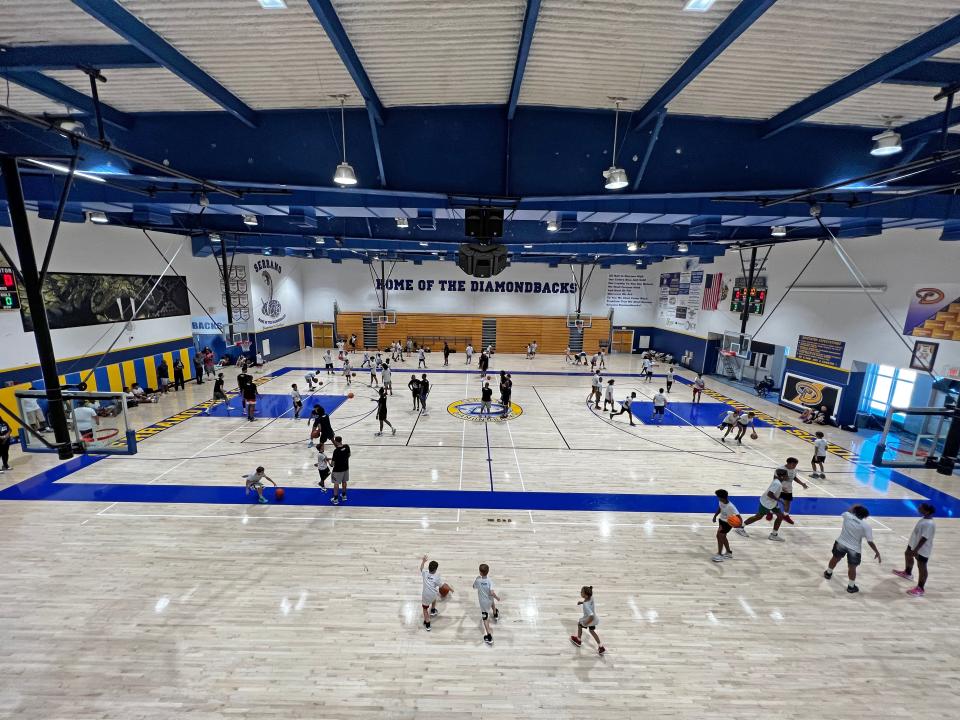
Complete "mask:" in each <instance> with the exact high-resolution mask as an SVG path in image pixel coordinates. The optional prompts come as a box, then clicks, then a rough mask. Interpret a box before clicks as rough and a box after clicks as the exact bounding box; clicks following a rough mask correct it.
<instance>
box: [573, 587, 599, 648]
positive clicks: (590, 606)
mask: <svg viewBox="0 0 960 720" xmlns="http://www.w3.org/2000/svg"><path fill="white" fill-rule="evenodd" d="M577 605H579V606H581V608H582V610H583V615H582V616H581V617H580V619H579V620H577V634H576V635H571V636H570V642H572V643H573V644H574V645H576V646H577V647H580V646H581V645H582V644H583V641H582V640H581V637H582V636H583V631H584V628H586V629H587V630H589V631H590V634H591V635H592V636H593V639H594V640H596V642H597V652H598V653H600V654H601V655H603V654H604V653H605V652H606V651H607V649H606V648H605V647H604V646H603V643H602V642H600V636H599V635H597V625H599V624H600V618H599V617H597V609H596V606H595V605H594V601H593V585H584V586H583V587H582V588H580V602H578V603H577Z"/></svg>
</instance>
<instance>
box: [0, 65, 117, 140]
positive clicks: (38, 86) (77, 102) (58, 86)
mask: <svg viewBox="0 0 960 720" xmlns="http://www.w3.org/2000/svg"><path fill="white" fill-rule="evenodd" d="M0 77H3V78H7V79H9V80H10V82H13V83H16V84H17V85H19V86H20V87H23V88H26V89H27V90H30V91H31V92H35V93H37V94H38V95H43V96H44V97H46V98H50V99H51V100H54V101H56V102H59V103H63V104H64V105H69V106H70V107H72V108H75V109H77V110H79V111H80V112H84V113H87V114H89V115H93V114H94V113H95V109H94V107H93V100H92V99H91V98H90V97H89V96H87V95H84V94H83V93H82V92H79V91H77V90H74V89H73V88H72V87H70V86H69V85H64V84H63V83H62V82H60V81H59V80H54V79H53V78H52V77H47V76H46V75H44V74H43V73H39V72H35V71H33V70H7V71H0ZM100 112H101V115H102V117H103V121H104V122H105V123H108V124H110V125H113V126H114V127H116V128H120V129H121V130H129V129H130V128H132V127H133V116H132V115H128V114H127V113H125V112H121V111H119V110H117V109H116V108H113V107H111V106H109V105H104V104H103V103H102V102H101V103H100Z"/></svg>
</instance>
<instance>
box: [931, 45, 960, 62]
mask: <svg viewBox="0 0 960 720" xmlns="http://www.w3.org/2000/svg"><path fill="white" fill-rule="evenodd" d="M934 60H954V61H960V44H958V45H954V46H953V47H952V48H950V49H949V50H944V51H943V52H942V53H940V54H939V55H937V56H936V57H935V58H934Z"/></svg>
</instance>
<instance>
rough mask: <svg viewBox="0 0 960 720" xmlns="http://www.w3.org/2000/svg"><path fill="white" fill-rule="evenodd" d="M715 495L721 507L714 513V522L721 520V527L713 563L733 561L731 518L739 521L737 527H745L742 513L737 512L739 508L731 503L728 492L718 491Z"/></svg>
mask: <svg viewBox="0 0 960 720" xmlns="http://www.w3.org/2000/svg"><path fill="white" fill-rule="evenodd" d="M714 495H716V496H717V500H718V501H719V505H718V506H717V511H716V512H715V513H713V520H712V522H717V518H719V520H720V525H719V527H718V528H717V554H716V555H714V556H713V561H714V562H723V561H724V560H733V550H731V549H730V539H729V537H728V533H729V532H730V529H731V528H732V527H733V524H732V523H731V522H730V518H736V519H737V520H739V523H737V527H741V526H742V525H743V518H742V517H741V516H740V511H739V510H737V506H736V505H734V504H733V503H732V502H730V495H729V494H728V493H727V491H726V490H717V491H716V492H714ZM734 522H736V521H734Z"/></svg>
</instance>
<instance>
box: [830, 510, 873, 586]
mask: <svg viewBox="0 0 960 720" xmlns="http://www.w3.org/2000/svg"><path fill="white" fill-rule="evenodd" d="M841 517H842V518H843V529H842V530H841V531H840V537H838V538H837V540H836V542H834V543H833V557H831V558H830V562H829V563H828V564H827V569H826V570H824V571H823V576H824V577H825V578H826V579H827V580H829V579H830V578H832V577H833V569H834V568H835V567H836V566H837V564H838V563H839V562H840V561H841V560H843V558H844V556H846V558H847V578H849V580H848V582H847V592H848V593H856V592H860V588H858V587H857V567H858V566H859V565H860V561H861V556H860V550H861V549H862V548H863V541H864V540H866V541H867V545H869V546H870V548H871V549H872V550H873V554H874V557H876V559H877V562H880V551H879V550H877V546H876V545H874V544H873V529H872V528H871V527H870V526H869V525H867V518H868V517H870V511H869V510H867V509H866V508H865V507H864V506H863V505H854V506H853V507H852V508H850V510H848V511H847V512H845V513H843V515H841Z"/></svg>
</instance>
